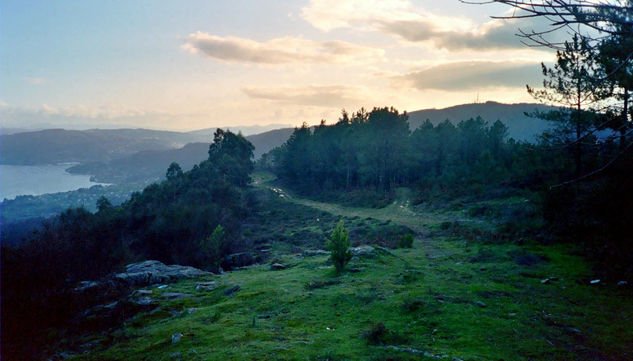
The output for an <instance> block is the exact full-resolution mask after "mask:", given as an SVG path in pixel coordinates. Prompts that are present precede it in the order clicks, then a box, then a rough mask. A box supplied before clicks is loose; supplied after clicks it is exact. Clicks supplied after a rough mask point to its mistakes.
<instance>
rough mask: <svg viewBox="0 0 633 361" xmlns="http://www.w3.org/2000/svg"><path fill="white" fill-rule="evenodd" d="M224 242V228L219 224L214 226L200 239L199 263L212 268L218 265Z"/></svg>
mask: <svg viewBox="0 0 633 361" xmlns="http://www.w3.org/2000/svg"><path fill="white" fill-rule="evenodd" d="M223 243H224V228H223V227H222V226H221V225H218V226H217V227H215V230H213V233H211V235H210V236H208V237H206V238H204V239H203V240H201V241H200V243H199V246H200V254H199V256H200V258H201V259H200V264H201V265H202V266H203V267H205V268H207V269H213V270H215V268H217V267H218V266H219V265H220V261H221V259H222V246H223Z"/></svg>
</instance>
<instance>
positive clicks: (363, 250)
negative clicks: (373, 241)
mask: <svg viewBox="0 0 633 361" xmlns="http://www.w3.org/2000/svg"><path fill="white" fill-rule="evenodd" d="M349 250H350V252H352V255H353V256H358V257H362V256H368V255H371V254H372V253H374V250H375V248H374V247H372V246H367V245H364V246H358V247H352V248H350V249H349Z"/></svg>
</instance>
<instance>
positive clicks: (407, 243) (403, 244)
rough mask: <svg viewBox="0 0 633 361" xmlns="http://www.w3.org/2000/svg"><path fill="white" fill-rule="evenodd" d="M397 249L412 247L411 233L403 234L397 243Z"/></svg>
mask: <svg viewBox="0 0 633 361" xmlns="http://www.w3.org/2000/svg"><path fill="white" fill-rule="evenodd" d="M398 247H400V248H411V247H413V235H412V234H411V233H407V234H405V235H404V236H403V237H402V238H401V239H400V242H398Z"/></svg>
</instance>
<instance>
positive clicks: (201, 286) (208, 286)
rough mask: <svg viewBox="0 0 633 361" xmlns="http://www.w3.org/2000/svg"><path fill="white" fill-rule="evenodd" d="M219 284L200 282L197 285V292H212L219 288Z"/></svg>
mask: <svg viewBox="0 0 633 361" xmlns="http://www.w3.org/2000/svg"><path fill="white" fill-rule="evenodd" d="M218 287H219V286H218V283H217V282H215V281H210V282H198V284H196V291H206V292H210V291H213V290H215V289H216V288H218Z"/></svg>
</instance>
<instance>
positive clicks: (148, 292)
mask: <svg viewBox="0 0 633 361" xmlns="http://www.w3.org/2000/svg"><path fill="white" fill-rule="evenodd" d="M152 293H154V291H152V290H137V291H136V294H137V295H139V296H149V295H151V294H152Z"/></svg>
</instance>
